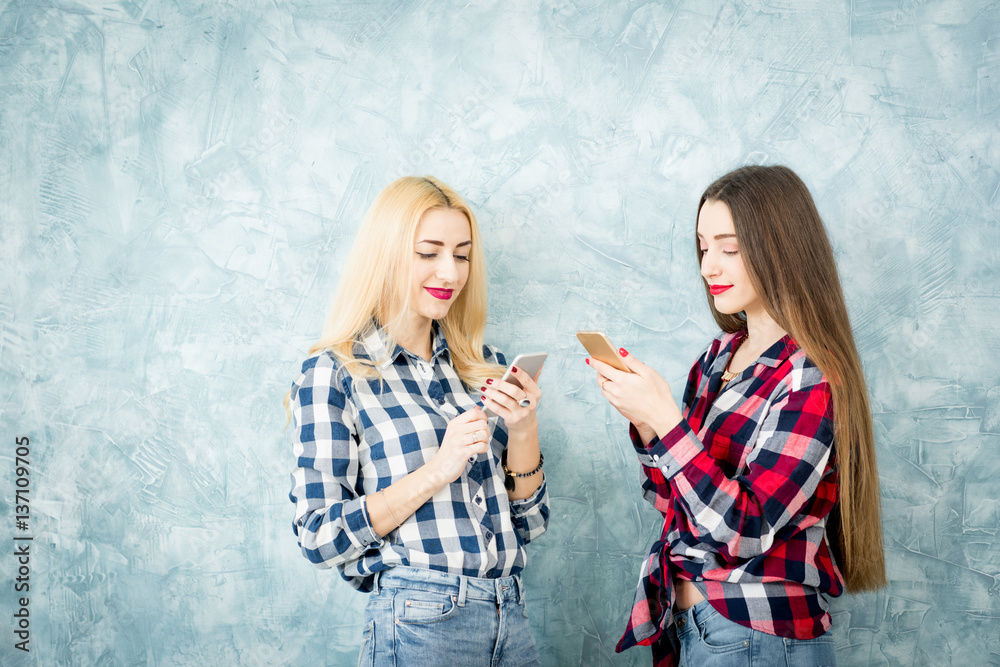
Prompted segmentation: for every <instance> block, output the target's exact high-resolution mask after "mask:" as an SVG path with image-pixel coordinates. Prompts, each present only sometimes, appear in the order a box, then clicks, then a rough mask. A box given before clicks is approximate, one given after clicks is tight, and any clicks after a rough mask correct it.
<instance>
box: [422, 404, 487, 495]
mask: <svg viewBox="0 0 1000 667" xmlns="http://www.w3.org/2000/svg"><path fill="white" fill-rule="evenodd" d="M489 437H490V428H489V421H487V419H486V413H485V412H483V411H482V410H480V409H479V408H473V409H472V410H469V411H467V412H463V413H462V414H460V415H459V416H457V417H455V418H454V419H452V420H451V421H450V422H449V423H448V428H447V430H446V431H445V432H444V439H443V440H442V441H441V447H440V448H439V449H438V452H437V454H435V455H434V458H433V459H432V460H431V463H432V464H433V465H434V467H435V468H436V469H437V471H438V472H440V474H441V476H442V485H444V484H450V483H451V482H454V481H455V480H456V479H458V477H459V476H460V475H461V474H462V471H463V470H465V465H466V464H467V463H468V462H469V459H470V458H473V457H475V456H478V455H479V454H483V453H485V452H487V451H489V448H490V447H489Z"/></svg>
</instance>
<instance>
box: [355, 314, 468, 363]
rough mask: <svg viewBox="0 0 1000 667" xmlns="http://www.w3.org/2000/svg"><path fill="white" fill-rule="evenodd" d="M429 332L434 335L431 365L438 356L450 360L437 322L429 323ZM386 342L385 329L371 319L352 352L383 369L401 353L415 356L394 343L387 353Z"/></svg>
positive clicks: (449, 353) (415, 356)
mask: <svg viewBox="0 0 1000 667" xmlns="http://www.w3.org/2000/svg"><path fill="white" fill-rule="evenodd" d="M431 334H432V335H433V336H434V338H433V340H432V341H431V364H432V365H433V364H434V362H435V361H436V360H437V358H438V357H442V360H443V361H450V360H451V352H450V351H449V350H448V341H447V340H446V339H445V337H444V333H443V332H442V331H441V327H439V326H438V323H437V322H434V323H433V324H431ZM387 342H388V341H387V340H386V335H385V329H383V328H382V326H381V325H380V324H378V323H377V322H374V321H373V322H372V326H371V328H370V329H369V330H368V331H367V333H365V334H363V335H362V336H361V339H360V340H359V341H358V344H357V345H355V346H354V354H355V356H357V357H360V358H364V359H368V360H370V361H373V362H375V363H376V364H377V365H378V367H379V368H381V369H383V370H384V369H386V368H388V367H389V366H391V365H392V364H393V363H394V362H395V361H396V359H397V358H399V355H401V354H402V355H408V356H410V357H412V358H414V359H415V358H417V355H415V354H413V353H412V352H410V351H409V350H406V349H404V348H403V347H402V346H400V345H399V344H396V346H395V347H394V348H393V350H392V353H391V354H389V353H388V345H387Z"/></svg>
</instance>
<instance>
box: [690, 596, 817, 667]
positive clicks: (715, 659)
mask: <svg viewBox="0 0 1000 667" xmlns="http://www.w3.org/2000/svg"><path fill="white" fill-rule="evenodd" d="M673 629H674V631H675V632H676V633H677V639H678V641H679V642H680V647H681V667H735V666H736V665H739V666H740V667H779V666H780V667H827V666H830V667H832V666H834V665H836V664H837V654H836V650H835V647H834V644H833V637H831V636H830V633H829V632H827V633H826V634H823V635H820V636H819V637H816V638H815V639H789V638H787V637H776V636H774V635H769V634H767V633H766V632H759V631H757V630H751V629H750V628H747V627H744V626H742V625H740V624H739V623H735V622H733V621H730V620H729V619H728V618H726V617H725V616H723V615H722V614H720V613H719V612H718V611H716V610H715V608H714V607H713V606H712V605H711V604H709V603H708V601H707V600H703V601H702V602H699V603H698V604H696V605H695V606H693V607H691V608H690V609H687V610H685V611H682V612H677V613H675V614H674V626H673Z"/></svg>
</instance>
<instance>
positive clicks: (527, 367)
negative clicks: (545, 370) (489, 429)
mask: <svg viewBox="0 0 1000 667" xmlns="http://www.w3.org/2000/svg"><path fill="white" fill-rule="evenodd" d="M548 356H549V355H548V353H547V352H531V353H529V354H519V355H517V356H516V357H514V361H512V362H510V366H508V367H507V372H505V373H504V374H503V378H501V379H502V380H503V381H504V382H510V383H511V384H515V385H517V386H518V387H521V388H522V389H523V388H524V387H522V386H521V383H520V382H518V381H517V376H516V375H515V374H514V373H512V372H511V370H510V369H511V368H513V367H515V366H517V371H518V373H527V374H528V375H530V376H531V377H532V379H535V380H537V379H538V374H539V373H540V372H541V370H542V365H544V364H545V358H546V357H548ZM485 412H486V416H487V417H496V416H497V414H496V413H495V412H493V411H492V410H490V409H489V408H486V409H485Z"/></svg>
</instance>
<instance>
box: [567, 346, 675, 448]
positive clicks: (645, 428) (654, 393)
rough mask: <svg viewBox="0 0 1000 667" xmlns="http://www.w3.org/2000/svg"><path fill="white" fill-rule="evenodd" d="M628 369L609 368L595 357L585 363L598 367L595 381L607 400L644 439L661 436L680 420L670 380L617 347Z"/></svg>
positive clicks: (646, 442) (646, 441)
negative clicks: (671, 391)
mask: <svg viewBox="0 0 1000 667" xmlns="http://www.w3.org/2000/svg"><path fill="white" fill-rule="evenodd" d="M618 354H619V357H620V358H621V360H622V362H623V363H624V364H625V365H626V366H628V367H629V369H631V371H632V372H631V373H626V372H624V371H620V370H618V369H617V368H612V367H611V366H609V365H608V364H606V363H604V362H602V361H598V360H597V359H587V363H588V364H590V366H591V367H592V368H593V369H594V370H596V371H597V384H598V385H599V386H600V387H601V394H602V395H603V396H604V398H606V399H608V402H609V403H610V404H611V405H612V406H613V407H614V408H615V409H616V410H618V412H620V413H621V415H622V416H623V417H625V419H628V420H629V421H630V422H632V424H633V425H634V426H635V427H636V429H637V430H638V431H639V436H640V437H641V438H642V441H643V443H645V444H648V443H649V441H650V440H652V439H653V436H654V435H657V436H660V437H663V436H665V435H666V434H667V433H668V432H670V430H671V429H673V428H674V427H675V426H677V424H679V423H680V422H681V418H682V416H681V411H680V409H679V408H678V407H677V403H676V402H675V401H674V397H673V395H672V394H671V393H670V384H669V383H668V382H667V381H666V380H664V379H663V378H662V377H661V376H660V374H659V373H657V372H656V371H654V370H653V369H652V368H650V367H649V366H647V365H646V364H644V363H642V362H641V361H639V360H638V359H636V358H635V357H633V356H632V355H630V354H629V353H628V352H626V351H625V349H624V348H621V349H619V350H618Z"/></svg>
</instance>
